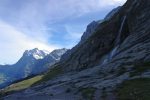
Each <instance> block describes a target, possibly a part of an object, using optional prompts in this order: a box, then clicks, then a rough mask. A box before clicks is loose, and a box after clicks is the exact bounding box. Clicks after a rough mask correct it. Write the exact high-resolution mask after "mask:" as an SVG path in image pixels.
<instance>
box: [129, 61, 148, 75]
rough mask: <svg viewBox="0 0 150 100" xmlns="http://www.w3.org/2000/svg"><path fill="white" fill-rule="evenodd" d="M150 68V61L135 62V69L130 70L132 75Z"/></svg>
mask: <svg viewBox="0 0 150 100" xmlns="http://www.w3.org/2000/svg"><path fill="white" fill-rule="evenodd" d="M148 70H150V62H139V63H135V64H134V67H133V71H132V72H130V76H131V77H132V76H136V75H141V74H142V73H143V72H145V71H148Z"/></svg>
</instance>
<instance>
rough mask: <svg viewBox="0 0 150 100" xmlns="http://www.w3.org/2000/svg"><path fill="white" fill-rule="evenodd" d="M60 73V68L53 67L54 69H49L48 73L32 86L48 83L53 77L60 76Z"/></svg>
mask: <svg viewBox="0 0 150 100" xmlns="http://www.w3.org/2000/svg"><path fill="white" fill-rule="evenodd" d="M62 72H63V70H62V68H60V67H54V68H52V69H50V70H49V72H48V73H46V74H45V75H44V76H43V77H42V78H41V79H40V80H39V81H37V82H36V83H35V84H33V85H36V84H40V83H43V82H46V81H49V80H51V79H52V78H54V77H56V76H58V75H59V74H61V73H62Z"/></svg>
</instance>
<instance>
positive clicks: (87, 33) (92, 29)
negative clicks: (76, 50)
mask: <svg viewBox="0 0 150 100" xmlns="http://www.w3.org/2000/svg"><path fill="white" fill-rule="evenodd" d="M98 25H99V22H97V21H93V22H91V23H90V24H89V25H88V26H87V28H86V31H85V32H84V33H83V35H82V37H81V41H80V43H81V44H82V43H83V42H85V41H86V40H87V39H88V38H89V37H90V36H91V35H92V33H94V32H95V30H96V28H97V27H98Z"/></svg>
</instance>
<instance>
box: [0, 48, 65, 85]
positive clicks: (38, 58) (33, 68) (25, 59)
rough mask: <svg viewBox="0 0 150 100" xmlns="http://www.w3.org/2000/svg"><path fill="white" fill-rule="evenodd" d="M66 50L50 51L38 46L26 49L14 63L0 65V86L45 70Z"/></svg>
mask: <svg viewBox="0 0 150 100" xmlns="http://www.w3.org/2000/svg"><path fill="white" fill-rule="evenodd" d="M66 51H67V49H65V48H63V49H57V50H54V51H52V52H48V51H45V50H39V49H38V48H35V49H32V50H26V51H25V52H24V53H23V56H22V57H21V58H20V59H19V61H18V62H17V63H16V64H13V65H0V88H1V87H3V86H7V85H8V84H10V83H12V82H14V81H17V80H20V79H23V78H26V77H29V76H32V75H37V74H40V73H42V72H45V71H46V70H47V69H48V68H49V67H50V66H51V65H53V64H55V63H56V62H58V61H59V60H60V58H61V56H62V55H63V54H64V53H65V52H66Z"/></svg>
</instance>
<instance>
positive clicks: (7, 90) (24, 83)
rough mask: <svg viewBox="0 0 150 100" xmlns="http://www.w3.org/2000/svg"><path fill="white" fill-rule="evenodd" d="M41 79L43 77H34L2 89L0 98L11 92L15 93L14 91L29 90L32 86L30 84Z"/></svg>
mask: <svg viewBox="0 0 150 100" xmlns="http://www.w3.org/2000/svg"><path fill="white" fill-rule="evenodd" d="M42 77H43V75H38V76H35V77H33V78H30V79H26V80H23V81H21V82H17V83H14V84H12V85H10V86H8V87H6V88H4V90H2V91H1V92H0V96H4V95H7V94H9V93H12V92H16V91H20V90H23V89H26V88H29V87H30V86H32V84H34V83H35V82H37V81H39V80H40V79H41V78H42Z"/></svg>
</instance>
